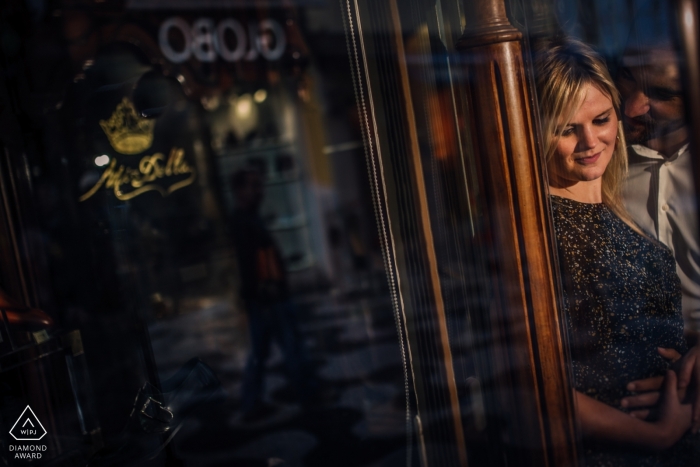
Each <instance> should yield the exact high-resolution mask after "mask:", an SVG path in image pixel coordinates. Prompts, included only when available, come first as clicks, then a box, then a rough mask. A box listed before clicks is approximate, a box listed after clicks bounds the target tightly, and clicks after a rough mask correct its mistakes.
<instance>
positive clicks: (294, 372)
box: [230, 169, 312, 421]
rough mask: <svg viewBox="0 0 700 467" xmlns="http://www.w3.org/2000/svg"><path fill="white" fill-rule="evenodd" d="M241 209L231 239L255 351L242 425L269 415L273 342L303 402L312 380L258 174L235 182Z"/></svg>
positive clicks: (241, 174) (246, 173) (249, 172)
mask: <svg viewBox="0 0 700 467" xmlns="http://www.w3.org/2000/svg"><path fill="white" fill-rule="evenodd" d="M231 184H232V188H233V193H234V196H235V199H236V209H235V210H234V212H233V214H232V216H231V224H230V226H231V234H232V236H233V241H234V246H235V248H236V254H237V256H238V266H239V274H240V277H241V286H240V295H241V298H242V300H243V302H244V304H245V307H246V312H247V314H248V323H249V328H250V341H251V342H250V345H251V351H250V356H249V358H248V362H247V364H246V368H245V374H244V376H243V419H244V420H247V421H252V420H256V419H260V418H262V417H264V416H265V415H267V412H268V411H269V408H267V407H265V406H264V404H263V401H262V399H263V391H264V384H263V378H264V369H265V362H266V360H267V358H268V356H269V354H270V348H271V346H272V342H273V341H275V342H276V343H277V344H278V345H279V346H280V348H281V350H282V352H283V354H284V358H285V367H286V370H287V373H288V376H289V378H290V379H291V381H292V383H293V385H294V386H295V388H296V390H297V391H298V395H299V398H300V399H301V401H302V402H305V401H306V398H308V397H311V393H312V391H311V389H312V388H311V385H312V375H311V373H310V372H309V371H308V365H307V363H306V358H305V355H304V348H303V343H302V340H301V336H300V334H299V330H298V327H297V322H296V307H295V305H294V303H293V302H292V301H291V300H290V299H289V292H288V287H287V277H286V271H285V267H284V263H283V262H282V257H281V254H280V251H279V248H278V247H277V245H276V243H275V241H274V239H273V238H272V235H270V233H269V232H268V230H267V228H266V227H265V224H264V223H263V220H262V219H261V218H260V213H259V211H260V205H261V203H262V200H263V196H264V191H263V182H262V177H261V175H260V173H259V172H258V171H257V170H253V169H244V170H240V171H238V172H236V173H234V174H233V176H232V177H231Z"/></svg>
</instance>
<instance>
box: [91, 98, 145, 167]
mask: <svg viewBox="0 0 700 467" xmlns="http://www.w3.org/2000/svg"><path fill="white" fill-rule="evenodd" d="M155 124H156V122H155V120H150V119H147V118H143V117H140V116H139V115H138V114H137V113H136V109H135V108H134V104H132V103H131V101H130V100H129V99H128V98H126V97H125V98H124V99H122V101H121V102H120V103H119V105H117V109H116V110H115V111H114V113H113V114H112V115H111V116H110V117H109V119H108V120H100V126H101V127H102V131H104V132H105V135H107V139H109V144H111V145H112V147H113V148H114V149H115V150H116V151H117V152H119V153H121V154H138V153H140V152H143V151H145V150H146V149H148V148H150V147H151V144H153V128H154V127H155Z"/></svg>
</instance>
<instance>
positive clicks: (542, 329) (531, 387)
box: [457, 0, 577, 466]
mask: <svg viewBox="0 0 700 467" xmlns="http://www.w3.org/2000/svg"><path fill="white" fill-rule="evenodd" d="M464 4H465V10H466V12H467V14H466V17H467V18H468V24H467V27H466V30H465V33H464V35H463V36H462V38H461V39H460V41H459V43H458V45H457V48H458V50H460V52H461V53H462V54H464V58H465V62H466V65H465V66H466V67H467V75H468V77H469V83H470V88H469V92H468V94H469V98H470V104H471V109H472V116H473V117H472V119H471V120H472V131H473V140H474V145H475V148H474V149H475V156H476V158H477V165H478V167H479V174H480V182H481V184H482V187H483V191H484V203H485V216H486V218H487V229H488V230H489V235H487V236H486V237H488V238H489V242H490V244H489V245H487V248H489V249H490V251H491V252H492V253H491V254H492V256H493V261H494V264H493V268H492V271H493V274H492V275H493V280H492V285H493V290H494V303H493V306H492V316H491V319H492V324H493V330H494V335H493V339H494V342H493V343H492V345H491V348H493V349H502V350H501V351H500V352H499V351H495V352H498V353H497V354H496V353H495V352H494V353H495V355H494V357H495V358H494V361H495V362H496V366H497V368H496V369H495V370H494V373H493V375H494V380H493V381H491V382H490V384H491V385H492V387H491V389H493V390H494V391H496V392H497V393H500V394H503V396H502V397H501V400H500V403H501V404H502V410H504V411H505V413H508V414H510V415H511V417H512V418H510V420H509V425H508V427H507V432H508V434H507V436H508V438H509V441H508V443H507V444H508V445H511V446H517V447H518V448H517V449H515V450H514V451H513V452H514V454H511V455H513V456H516V455H517V456H518V458H514V459H509V460H508V464H509V465H521V466H522V465H549V466H559V465H576V459H577V456H576V444H577V443H576V435H575V433H576V431H575V423H574V407H573V397H572V396H573V395H572V385H571V384H570V376H569V375H570V373H569V368H568V366H567V358H566V353H567V347H566V343H565V339H564V336H563V334H562V329H561V323H560V317H559V312H558V309H557V297H558V296H559V295H558V285H557V283H556V281H555V273H554V270H555V268H554V265H553V261H552V255H553V242H552V237H553V236H552V230H551V225H550V220H549V217H548V215H547V208H546V206H547V205H548V200H547V197H546V190H545V186H544V182H543V179H544V172H543V164H541V162H540V161H539V160H538V158H537V155H536V152H537V151H536V148H537V144H536V139H535V134H536V131H535V128H536V126H535V125H534V124H533V122H534V120H533V113H532V109H531V99H530V93H529V89H528V85H527V80H526V75H527V74H526V72H525V68H524V63H523V57H522V45H521V38H522V36H521V34H520V32H519V31H518V30H517V29H515V28H514V27H513V26H512V25H511V24H510V22H509V21H508V18H507V17H506V14H505V6H504V4H503V0H480V1H478V2H474V1H468V0H466V1H465V2H464Z"/></svg>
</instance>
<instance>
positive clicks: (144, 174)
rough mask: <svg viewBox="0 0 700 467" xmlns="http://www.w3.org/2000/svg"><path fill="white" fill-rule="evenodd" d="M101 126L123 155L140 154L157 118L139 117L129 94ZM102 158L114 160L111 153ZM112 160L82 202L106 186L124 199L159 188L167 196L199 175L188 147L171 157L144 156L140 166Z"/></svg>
mask: <svg viewBox="0 0 700 467" xmlns="http://www.w3.org/2000/svg"><path fill="white" fill-rule="evenodd" d="M100 127H102V130H103V131H104V133H105V135H106V136H107V139H108V140H109V144H110V145H111V146H112V148H114V150H115V151H117V152H118V153H120V154H125V155H134V154H139V153H142V152H144V151H145V150H147V149H148V148H150V147H151V145H152V144H153V131H154V128H155V120H152V119H147V118H144V117H141V116H139V114H138V113H137V112H136V108H135V107H134V104H133V103H132V102H131V101H130V100H129V99H128V98H127V97H124V98H123V99H122V101H121V102H120V103H119V105H117V108H116V109H115V111H114V113H112V115H111V116H110V117H109V119H107V120H100ZM101 157H103V158H105V161H110V158H109V156H106V155H104V156H101ZM106 163H107V162H106ZM108 163H109V167H107V169H106V170H105V171H104V172H103V173H102V176H101V177H100V179H99V180H98V181H97V183H95V185H94V186H93V187H92V188H90V190H89V191H88V192H87V193H85V194H84V195H82V196H81V197H80V198H78V199H79V200H80V201H85V200H87V199H90V198H92V196H94V195H95V193H97V191H98V190H99V189H100V188H102V187H105V188H106V189H108V190H110V189H111V190H114V196H116V197H117V198H118V199H120V200H122V201H126V200H129V199H132V198H135V197H137V196H139V195H141V194H143V193H146V192H148V191H157V192H159V193H160V194H161V195H162V196H167V195H169V194H171V193H173V192H174V191H177V190H179V189H180V188H184V187H186V186H188V185H191V184H192V182H194V180H195V178H196V177H197V174H196V171H195V169H194V168H193V167H192V166H190V165H189V164H188V163H187V161H186V160H185V150H184V149H182V148H177V147H175V148H172V149H171V150H170V153H169V154H168V156H167V158H166V156H165V155H164V154H163V153H162V152H157V153H155V154H152V155H146V156H143V157H142V158H141V160H140V161H139V164H138V166H137V167H133V166H132V164H120V163H119V162H117V159H116V158H111V161H110V162H108ZM156 182H157V183H156Z"/></svg>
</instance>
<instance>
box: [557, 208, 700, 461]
mask: <svg viewBox="0 0 700 467" xmlns="http://www.w3.org/2000/svg"><path fill="white" fill-rule="evenodd" d="M551 200H552V211H553V216H554V228H555V232H556V236H557V245H558V252H559V263H560V265H561V275H562V278H563V282H564V291H565V294H564V298H565V309H566V323H567V328H568V333H569V340H570V345H571V356H572V364H573V375H574V384H575V387H576V390H578V391H580V392H582V393H584V394H586V395H588V396H590V397H592V398H594V399H596V400H598V401H601V402H604V403H605V404H608V405H610V406H612V407H616V408H619V407H620V400H621V399H622V398H623V397H625V396H628V395H631V393H629V392H628V391H627V390H626V386H627V384H628V383H629V382H630V381H634V380H638V379H644V378H649V377H651V376H658V375H663V374H664V372H665V371H666V369H667V368H668V366H669V364H668V362H666V360H664V359H663V358H662V357H661V356H660V355H659V353H658V351H657V347H666V348H671V349H676V350H678V351H679V352H681V353H684V352H686V351H687V346H686V342H685V339H684V337H683V318H682V315H681V290H680V280H679V279H678V275H677V274H676V263H675V260H674V258H673V255H672V253H671V252H670V250H668V248H666V247H665V246H663V245H662V244H661V243H659V242H657V241H654V240H650V239H648V238H645V237H644V236H642V235H640V234H638V233H637V232H635V231H634V230H632V228H631V227H629V226H628V225H627V224H625V223H624V222H623V221H622V220H621V219H620V218H619V217H617V216H616V215H615V214H614V213H613V212H612V211H611V210H610V209H609V208H608V207H607V206H606V205H604V204H588V203H580V202H577V201H573V200H570V199H567V198H561V197H558V196H551ZM698 439H699V438H698V437H697V436H689V435H687V436H686V437H685V438H683V439H682V440H681V441H680V442H679V443H677V444H676V446H674V448H672V449H670V450H669V451H666V452H664V453H661V454H658V455H654V454H649V453H646V452H641V451H634V450H630V449H624V450H623V449H619V448H612V447H609V446H603V445H600V444H597V443H594V442H586V443H585V444H584V450H585V456H586V465H587V466H589V467H591V466H615V467H618V466H627V465H629V466H666V465H668V466H691V465H692V466H697V465H700V450H699V448H698V444H699V443H698V442H697V441H698Z"/></svg>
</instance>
